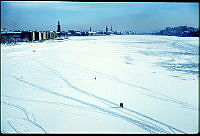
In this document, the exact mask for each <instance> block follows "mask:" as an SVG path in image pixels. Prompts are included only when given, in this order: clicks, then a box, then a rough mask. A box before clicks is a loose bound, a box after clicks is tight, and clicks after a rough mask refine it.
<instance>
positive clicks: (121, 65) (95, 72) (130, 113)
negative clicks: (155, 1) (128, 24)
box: [1, 35, 199, 134]
mask: <svg viewBox="0 0 200 136" xmlns="http://www.w3.org/2000/svg"><path fill="white" fill-rule="evenodd" d="M198 61H199V39H198V38H197V37H174V36H152V35H126V36H125V35H112V36H86V37H79V36H76V37H69V39H66V40H64V41H62V42H60V41H54V40H48V41H45V42H42V43H40V42H35V43H19V45H16V46H3V45H1V132H2V133H133V134H134V133H147V134H148V133H159V134H160V133H172V134H173V133H198V129H199V124H198V123H199V122H198V120H199V103H198V102H199V91H198V88H199V86H198V85H199V84H198V82H199V74H198V73H199V71H198V70H199V63H198ZM95 77H96V79H95ZM120 102H123V104H124V107H123V108H120V107H119V103H120Z"/></svg>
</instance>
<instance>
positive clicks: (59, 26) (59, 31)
mask: <svg viewBox="0 0 200 136" xmlns="http://www.w3.org/2000/svg"><path fill="white" fill-rule="evenodd" d="M57 32H60V21H58V30H57Z"/></svg>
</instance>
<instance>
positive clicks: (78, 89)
mask: <svg viewBox="0 0 200 136" xmlns="http://www.w3.org/2000/svg"><path fill="white" fill-rule="evenodd" d="M31 59H32V60H34V59H33V58H31ZM34 61H35V62H37V63H38V64H40V65H42V66H43V67H45V68H47V69H48V70H50V71H51V72H52V73H54V74H55V75H56V76H58V77H59V78H60V79H62V80H63V81H64V82H65V83H66V84H67V85H68V86H69V87H71V88H73V89H75V90H77V91H79V92H81V93H84V94H86V95H89V96H92V97H95V98H97V99H99V100H101V101H106V102H108V103H110V104H113V105H115V106H118V104H116V103H114V102H111V101H109V100H106V99H104V98H100V97H98V96H95V95H93V94H91V93H88V92H86V91H84V90H82V89H80V88H77V87H75V86H73V85H72V84H71V83H70V82H69V81H68V80H66V79H65V78H64V77H63V76H62V74H60V73H59V72H58V71H57V70H55V69H53V68H49V67H48V66H46V65H44V64H42V63H40V62H39V61H37V60H34ZM95 72H96V71H95ZM97 73H99V72H97ZM100 74H102V73H100ZM103 75H104V76H108V77H111V78H113V77H112V76H109V75H106V74H103ZM114 79H116V80H117V81H120V80H119V79H118V78H116V77H114ZM138 87H139V86H138ZM142 88H143V87H142ZM144 89H146V88H144ZM183 106H185V105H183ZM125 109H126V110H128V111H130V112H132V113H135V114H138V115H140V116H143V117H145V118H148V119H150V120H152V121H155V122H157V123H159V124H162V125H164V126H166V127H168V128H171V129H174V130H176V131H178V132H181V133H185V132H183V131H181V130H178V129H176V128H174V127H172V126H170V125H167V124H164V123H162V122H160V121H157V120H155V119H152V118H150V117H148V116H146V115H143V114H141V113H138V112H136V111H133V110H129V109H127V108H125ZM171 129H170V130H171Z"/></svg>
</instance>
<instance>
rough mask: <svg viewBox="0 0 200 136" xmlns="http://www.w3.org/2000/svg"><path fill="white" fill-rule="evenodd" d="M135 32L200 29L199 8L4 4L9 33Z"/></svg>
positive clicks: (157, 4)
mask: <svg viewBox="0 0 200 136" xmlns="http://www.w3.org/2000/svg"><path fill="white" fill-rule="evenodd" d="M58 20H59V21H60V24H61V30H63V31H67V30H69V29H74V30H89V27H90V26H91V27H92V30H104V31H105V25H107V26H108V27H109V28H110V26H111V25H112V27H113V29H114V30H118V31H123V30H124V31H125V30H134V31H136V32H137V33H143V32H156V31H159V30H161V29H164V28H165V27H167V26H169V27H175V26H181V25H187V26H192V27H198V26H199V4H198V3H183V2H182V3H181V2H178V3H176V2H151V3H149V2H143V3H142V2H124V3H122V2H59V1H55V2H48V1H43V2H38V1H33V2H30V1H27V2H22V1H21V2H20V1H19V2H17V1H16V2H12V1H7V2H6V1H1V28H4V27H5V28H7V29H9V30H53V31H56V30H57V23H58Z"/></svg>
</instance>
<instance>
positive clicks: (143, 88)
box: [34, 60, 198, 110]
mask: <svg viewBox="0 0 200 136" xmlns="http://www.w3.org/2000/svg"><path fill="white" fill-rule="evenodd" d="M34 61H36V60H34ZM38 63H39V62H38ZM39 64H41V63H39ZM41 65H43V64H41ZM71 65H75V66H78V67H80V68H82V69H85V70H86V71H89V72H94V73H97V74H99V75H102V76H103V77H105V78H107V79H109V80H112V81H116V82H118V83H121V84H126V85H128V86H130V87H136V88H140V89H142V90H145V91H147V92H150V93H153V94H156V95H158V96H160V97H156V96H153V95H150V94H145V93H143V94H144V95H146V96H149V97H152V98H155V99H159V100H162V101H171V102H173V103H176V104H180V105H182V106H183V107H185V108H187V109H192V110H198V108H197V107H196V106H193V105H191V104H189V103H186V102H183V101H180V100H178V99H175V98H172V97H169V96H166V95H164V94H161V93H158V91H154V90H152V89H148V88H145V87H141V86H138V85H136V84H133V83H129V82H125V81H122V80H120V79H118V78H117V77H114V76H110V75H107V74H104V73H100V72H97V71H93V70H90V69H88V68H85V67H83V66H79V65H76V64H71ZM43 66H44V65H43ZM45 67H46V66H45ZM46 68H47V67H46ZM48 69H49V68H48ZM51 71H52V70H51ZM54 73H55V72H54ZM162 97H164V98H162Z"/></svg>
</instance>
